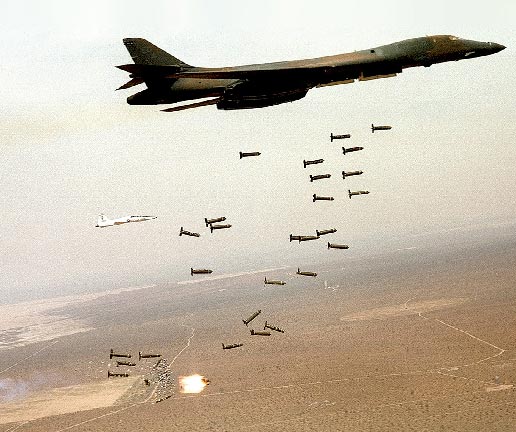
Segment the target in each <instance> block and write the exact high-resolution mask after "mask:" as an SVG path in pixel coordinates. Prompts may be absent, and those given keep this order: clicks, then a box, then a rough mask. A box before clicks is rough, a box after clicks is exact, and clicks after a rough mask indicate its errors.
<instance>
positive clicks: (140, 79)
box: [117, 78, 144, 90]
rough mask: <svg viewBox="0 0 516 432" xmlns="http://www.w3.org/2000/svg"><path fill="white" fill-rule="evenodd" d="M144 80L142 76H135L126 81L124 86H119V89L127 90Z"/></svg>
mask: <svg viewBox="0 0 516 432" xmlns="http://www.w3.org/2000/svg"><path fill="white" fill-rule="evenodd" d="M143 82H144V81H143V79H142V78H133V79H132V80H130V81H128V82H126V83H125V84H124V85H123V86H120V87H118V88H117V90H125V89H128V88H131V87H134V86H137V85H139V84H142V83H143Z"/></svg>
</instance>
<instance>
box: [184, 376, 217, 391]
mask: <svg viewBox="0 0 516 432" xmlns="http://www.w3.org/2000/svg"><path fill="white" fill-rule="evenodd" d="M178 381H179V391H180V392H181V393H200V392H202V391H203V390H204V387H206V386H207V385H208V384H209V383H210V380H209V379H207V378H206V377H203V376H202V375H188V376H180V377H179V380H178Z"/></svg>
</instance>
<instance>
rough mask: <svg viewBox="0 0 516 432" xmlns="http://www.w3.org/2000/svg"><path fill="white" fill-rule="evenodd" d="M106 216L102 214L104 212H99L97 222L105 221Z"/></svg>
mask: <svg viewBox="0 0 516 432" xmlns="http://www.w3.org/2000/svg"><path fill="white" fill-rule="evenodd" d="M105 221H106V216H104V213H101V214H99V217H98V219H97V223H101V222H105Z"/></svg>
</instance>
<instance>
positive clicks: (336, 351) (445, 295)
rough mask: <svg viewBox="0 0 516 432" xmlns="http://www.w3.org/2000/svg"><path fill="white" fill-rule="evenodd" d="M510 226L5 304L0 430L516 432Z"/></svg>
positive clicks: (515, 294) (514, 262) (515, 275)
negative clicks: (195, 386)
mask: <svg viewBox="0 0 516 432" xmlns="http://www.w3.org/2000/svg"><path fill="white" fill-rule="evenodd" d="M513 234H514V233H511V235H506V236H502V237H498V238H496V239H494V240H493V239H492V240H485V241H484V240H483V241H477V242H469V243H467V242H466V243H463V244H461V245H453V244H451V243H448V244H447V245H446V246H445V247H440V246H439V245H435V246H421V245H420V244H417V243H416V244H415V246H412V247H407V248H400V249H397V250H389V251H382V252H378V253H377V254H375V255H373V256H369V257H356V256H355V257H353V258H349V255H346V252H347V251H342V255H340V256H342V258H341V259H340V258H334V259H333V261H332V262H331V263H325V264H322V265H321V264H317V265H314V268H311V269H308V270H314V271H317V272H318V275H317V277H315V278H312V277H304V276H298V275H296V274H295V271H296V269H295V268H277V269H269V270H266V271H256V272H249V273H247V274H240V275H235V276H233V277H227V278H210V277H209V276H208V277H202V276H200V277H195V276H194V277H193V278H191V279H189V280H188V283H187V282H186V279H187V277H185V283H171V284H168V285H157V286H147V287H140V288H134V289H128V290H119V291H114V292H111V293H104V294H102V295H93V296H83V297H80V296H78V297H74V298H65V299H61V300H60V301H57V300H56V301H54V302H52V300H49V301H47V302H43V303H41V302H40V303H39V306H38V307H37V308H33V307H31V304H29V303H28V304H23V305H11V306H9V307H8V306H2V307H0V312H1V315H3V316H2V320H3V321H2V322H3V328H2V327H0V432H14V431H19V432H24V431H34V432H36V431H45V432H60V431H69V430H71V431H77V432H79V431H119V430H141V431H145V430H148V431H172V430H174V431H183V430H184V431H243V430H246V431H309V430H313V431H386V430H392V431H440V430H443V431H481V430H486V431H487V430H489V431H510V430H514V428H515V427H516V426H515V419H516V387H515V385H516V282H515V281H516V240H515V237H514V235H513ZM333 256H334V257H335V255H333ZM264 276H267V277H268V278H270V279H281V280H285V281H286V282H287V283H286V285H283V286H280V285H264V284H263V278H264ZM31 310H35V311H36V312H34V313H33V314H32V320H31V319H30V317H31V313H30V311H31ZM257 310H261V313H260V315H258V316H257V317H256V318H255V319H254V320H253V321H252V322H250V323H249V325H248V326H247V327H246V326H245V325H244V323H243V322H242V320H243V319H247V318H248V317H249V316H251V315H252V313H253V312H255V311H257ZM23 311H25V312H23ZM27 311H29V312H27ZM23 313H25V315H26V319H22V318H21V317H23V316H24V315H23ZM34 317H36V319H34ZM265 321H267V322H268V323H269V324H271V325H273V326H277V327H279V328H281V329H283V330H284V333H280V332H277V331H271V333H272V334H271V335H270V336H251V335H250V329H254V330H263V326H264V323H265ZM24 323H25V324H24ZM222 343H224V344H234V343H243V346H242V347H240V348H235V349H230V350H223V349H222ZM110 349H114V350H115V352H118V353H130V354H131V355H132V357H131V360H133V361H134V362H135V363H136V366H132V367H126V366H121V367H117V366H116V365H115V360H116V359H110V358H109V352H110ZM139 351H141V352H143V353H159V354H161V355H162V360H161V361H160V360H159V359H157V358H150V359H141V360H139V359H138V352H139ZM123 360H127V359H123ZM158 362H159V364H158V365H157V366H156V364H157V363H158ZM108 370H110V371H111V372H120V373H125V372H127V373H128V374H129V377H112V378H109V379H108V376H107V373H108ZM195 373H198V374H200V375H203V376H205V377H207V378H208V379H209V380H210V384H209V385H208V386H207V387H206V388H205V389H204V390H203V391H202V392H201V393H198V394H185V393H181V392H180V388H179V385H178V377H179V376H185V375H190V374H195ZM145 379H147V380H149V384H150V385H146V384H145V382H144V380H145Z"/></svg>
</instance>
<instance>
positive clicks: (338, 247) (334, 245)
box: [328, 242, 349, 249]
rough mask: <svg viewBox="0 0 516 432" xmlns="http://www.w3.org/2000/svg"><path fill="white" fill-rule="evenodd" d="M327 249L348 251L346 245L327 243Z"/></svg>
mask: <svg viewBox="0 0 516 432" xmlns="http://www.w3.org/2000/svg"><path fill="white" fill-rule="evenodd" d="M328 249H349V246H348V245H345V244H337V243H330V242H328Z"/></svg>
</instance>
